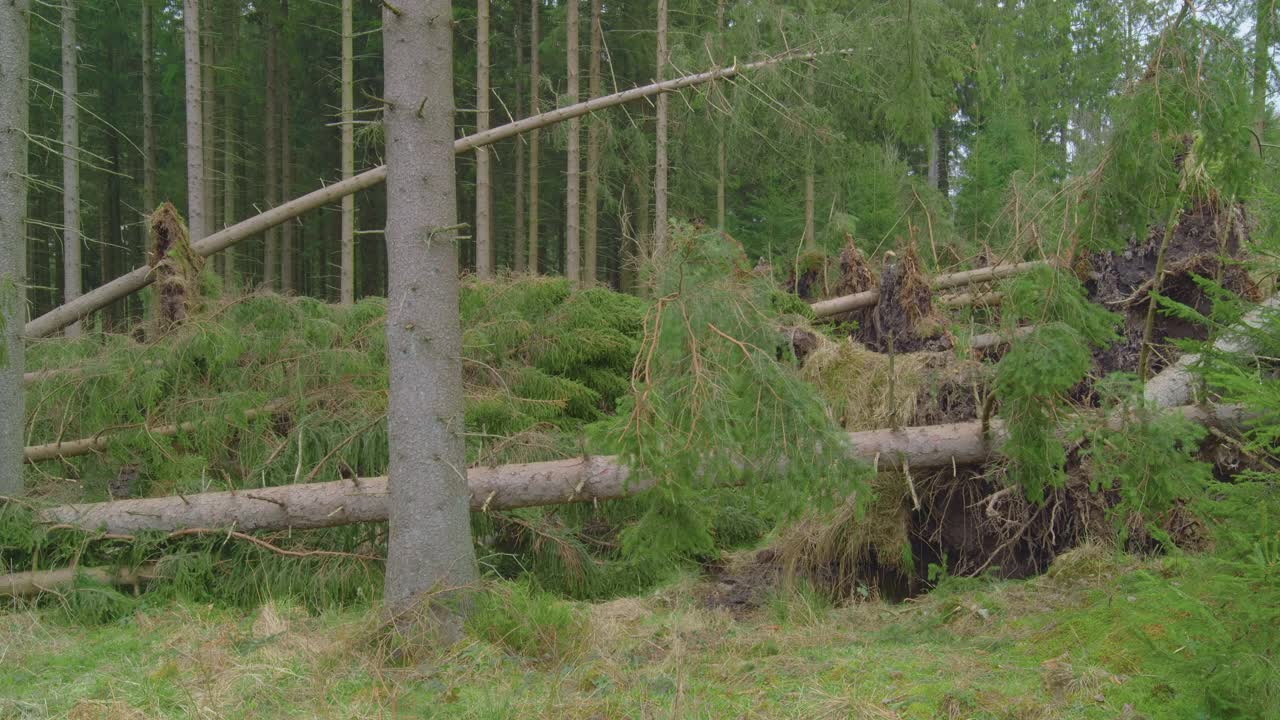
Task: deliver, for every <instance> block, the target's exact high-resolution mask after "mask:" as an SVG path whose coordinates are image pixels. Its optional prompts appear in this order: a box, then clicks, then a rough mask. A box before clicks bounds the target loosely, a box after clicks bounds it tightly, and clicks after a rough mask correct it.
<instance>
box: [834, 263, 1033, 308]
mask: <svg viewBox="0 0 1280 720" xmlns="http://www.w3.org/2000/svg"><path fill="white" fill-rule="evenodd" d="M1043 264H1044V263H1043V262H1041V261H1039V260H1031V261H1028V262H1022V263H1014V264H1012V265H992V266H990V267H985V268H978V269H976V270H964V271H961V272H956V273H950V274H947V275H938V276H936V277H934V278H932V279H931V280H930V281H929V286H930V287H932V288H933V289H934V290H946V289H948V288H956V287H961V286H963V285H972V284H973V283H980V282H989V281H992V280H999V279H1002V278H1007V277H1012V276H1014V275H1017V274H1019V273H1024V272H1026V271H1028V270H1030V269H1032V268H1036V267H1040V266H1041V265H1043ZM879 301H880V291H879V290H864V291H862V292H859V293H854V294H852V295H842V296H841V297H836V298H831V299H830V300H822V301H819V302H816V303H813V304H812V305H810V307H811V308H812V309H813V314H814V315H816V316H817V317H819V318H823V317H829V316H831V315H839V314H840V313H845V312H849V311H851V310H857V309H859V308H866V307H871V306H873V305H875V304H876V303H877V302H879Z"/></svg>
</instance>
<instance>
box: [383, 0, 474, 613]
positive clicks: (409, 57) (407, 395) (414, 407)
mask: <svg viewBox="0 0 1280 720" xmlns="http://www.w3.org/2000/svg"><path fill="white" fill-rule="evenodd" d="M396 5H397V6H398V8H399V12H393V11H392V9H391V8H390V6H386V5H384V6H383V12H382V37H383V47H384V48H385V49H384V51H383V65H384V71H383V72H384V76H385V78H386V81H385V89H384V90H383V95H384V97H385V98H386V110H385V113H384V121H383V122H384V123H385V128H386V152H387V227H386V239H387V258H388V262H387V265H388V266H389V277H388V281H389V282H388V291H387V323H386V326H387V356H388V361H389V365H390V391H389V395H388V408H387V419H388V423H387V426H388V441H389V446H390V464H389V477H390V480H389V483H388V484H389V491H390V500H391V508H390V517H389V519H390V535H389V539H388V543H387V552H388V555H387V574H386V588H385V597H386V603H387V610H388V612H389V613H390V614H391V615H392V616H394V617H405V616H406V615H405V614H406V613H408V612H409V611H411V610H413V609H414V608H415V607H416V606H419V604H420V603H422V602H424V601H427V602H429V603H430V606H431V608H432V609H433V610H434V611H436V612H437V614H439V615H440V616H441V617H442V618H444V619H445V626H446V630H449V629H452V628H453V626H454V623H453V622H452V621H451V620H449V616H450V613H449V612H447V608H446V607H445V605H446V604H447V603H448V602H450V601H451V597H450V596H451V595H453V592H454V591H455V590H458V589H460V588H464V587H466V586H468V585H470V584H471V583H473V582H474V581H475V579H476V576H477V569H476V559H475V550H474V548H473V547H472V543H471V519H470V516H469V514H468V504H467V479H466V475H465V472H466V470H465V468H466V448H465V445H464V441H463V435H462V433H463V405H462V330H461V327H460V325H459V316H458V256H457V245H456V242H457V241H456V240H455V239H454V236H455V231H456V225H457V207H456V203H455V193H456V190H455V182H454V181H455V175H454V142H453V65H452V62H453V32H452V23H451V16H450V5H449V2H448V1H447V0H402V1H401V2H398V3H397V4H396Z"/></svg>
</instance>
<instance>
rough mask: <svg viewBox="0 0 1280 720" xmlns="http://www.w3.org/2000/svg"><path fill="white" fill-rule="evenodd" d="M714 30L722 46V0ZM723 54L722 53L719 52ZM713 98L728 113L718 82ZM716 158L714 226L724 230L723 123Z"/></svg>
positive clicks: (718, 127) (725, 165)
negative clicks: (717, 172)
mask: <svg viewBox="0 0 1280 720" xmlns="http://www.w3.org/2000/svg"><path fill="white" fill-rule="evenodd" d="M716 30H718V31H719V37H717V38H716V44H717V45H718V46H723V44H724V0H719V1H718V2H717V3H716ZM721 54H723V53H721ZM723 60H724V59H723V58H721V57H717V58H716V61H717V62H723ZM714 92H715V99H717V100H719V101H720V103H719V104H720V109H721V110H723V111H724V112H725V114H726V115H728V112H729V109H728V107H726V105H727V103H726V101H725V97H724V88H723V86H722V85H721V84H720V83H716V84H715V89H714ZM716 160H717V163H716V164H717V165H718V166H719V175H718V176H717V177H716V228H717V229H718V230H720V232H724V214H725V213H724V211H725V206H724V187H725V181H726V179H727V177H728V164H729V163H728V160H727V158H726V156H725V148H724V123H723V122H717V123H716Z"/></svg>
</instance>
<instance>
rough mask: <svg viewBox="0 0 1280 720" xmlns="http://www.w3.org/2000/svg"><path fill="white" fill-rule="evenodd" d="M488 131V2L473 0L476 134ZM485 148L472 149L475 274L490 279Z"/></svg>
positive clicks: (488, 177) (490, 224)
mask: <svg viewBox="0 0 1280 720" xmlns="http://www.w3.org/2000/svg"><path fill="white" fill-rule="evenodd" d="M488 129H489V0H476V132H484V131H485V130H488ZM489 160H490V157H489V148H487V147H482V148H476V275H477V276H479V277H480V279H481V280H487V279H489V278H490V277H492V276H493V215H492V214H491V210H492V207H491V203H492V195H493V170H492V169H491V168H490V164H489Z"/></svg>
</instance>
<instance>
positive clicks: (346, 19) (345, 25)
mask: <svg viewBox="0 0 1280 720" xmlns="http://www.w3.org/2000/svg"><path fill="white" fill-rule="evenodd" d="M352 2H353V0H342V179H343V180H350V179H351V177H352V176H354V175H355V174H356V143H355V108H356V105H355V55H354V52H353V50H352V38H351V36H352V35H353V34H354V31H353V29H352V19H351V16H352V9H351V5H352ZM341 234H342V259H341V264H342V265H341V267H342V270H341V273H342V274H341V277H340V278H339V280H338V284H339V286H340V288H341V289H340V291H339V292H340V302H341V303H342V304H343V305H351V304H352V303H354V302H355V301H356V198H355V196H354V195H343V196H342V231H341Z"/></svg>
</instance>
